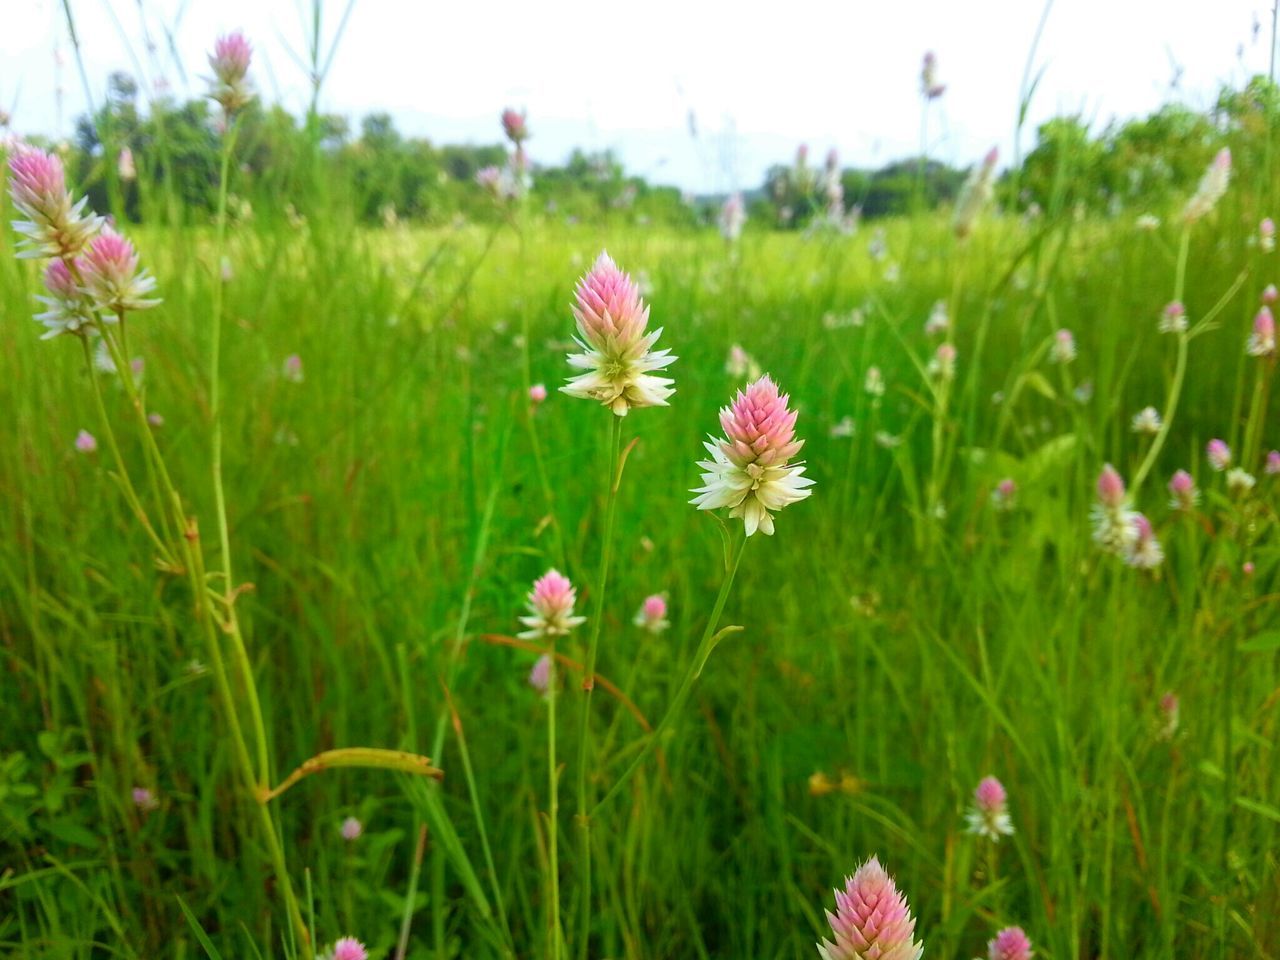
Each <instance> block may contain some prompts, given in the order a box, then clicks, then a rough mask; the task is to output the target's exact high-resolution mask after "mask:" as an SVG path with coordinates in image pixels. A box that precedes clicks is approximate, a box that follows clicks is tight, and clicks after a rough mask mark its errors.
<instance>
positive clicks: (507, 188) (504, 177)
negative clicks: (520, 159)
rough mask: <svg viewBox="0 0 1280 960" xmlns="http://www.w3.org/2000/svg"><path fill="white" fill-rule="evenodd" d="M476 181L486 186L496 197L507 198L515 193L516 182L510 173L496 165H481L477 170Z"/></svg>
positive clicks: (499, 198) (498, 198)
mask: <svg viewBox="0 0 1280 960" xmlns="http://www.w3.org/2000/svg"><path fill="white" fill-rule="evenodd" d="M476 183H478V184H480V186H482V187H484V188H485V189H486V190H488V191H489V192H490V193H491V194H493V196H494V199H497V200H506V199H510V198H511V197H512V196H514V195H515V184H514V183H513V181H512V180H511V177H510V175H509V174H508V173H507V172H506V171H505V170H501V169H499V168H498V167H495V166H488V167H481V168H480V169H479V170H477V171H476Z"/></svg>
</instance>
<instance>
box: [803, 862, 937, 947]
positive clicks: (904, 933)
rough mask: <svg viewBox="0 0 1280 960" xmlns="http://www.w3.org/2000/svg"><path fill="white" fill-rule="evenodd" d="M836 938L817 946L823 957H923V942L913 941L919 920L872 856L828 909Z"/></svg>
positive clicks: (849, 879)
mask: <svg viewBox="0 0 1280 960" xmlns="http://www.w3.org/2000/svg"><path fill="white" fill-rule="evenodd" d="M827 922H828V923H830V924H831V932H832V935H833V936H834V937H835V942H834V943H833V942H832V941H830V940H823V941H822V942H821V943H819V944H818V954H819V956H821V957H822V960H920V956H921V955H922V954H923V953H924V944H923V943H922V942H921V941H917V940H914V939H913V938H914V937H915V930H916V921H915V918H914V917H913V916H912V915H911V906H910V905H909V904H908V903H907V898H906V897H905V896H903V895H902V893H901V892H899V890H898V888H897V886H896V885H895V884H894V882H893V878H892V877H890V876H889V874H887V873H886V872H885V870H884V867H882V866H880V861H879V860H877V859H876V858H875V857H872V858H871V859H870V860H868V861H867V862H866V863H864V864H862V866H860V867H858V869H857V870H856V871H855V872H854V874H853V876H851V877H848V878H846V880H845V886H844V889H843V890H837V891H836V911H835V913H832V912H831V911H829V910H828V911H827Z"/></svg>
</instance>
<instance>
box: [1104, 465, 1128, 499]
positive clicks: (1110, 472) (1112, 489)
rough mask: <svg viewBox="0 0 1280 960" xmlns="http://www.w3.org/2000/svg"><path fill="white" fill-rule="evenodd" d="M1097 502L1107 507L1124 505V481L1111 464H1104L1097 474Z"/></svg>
mask: <svg viewBox="0 0 1280 960" xmlns="http://www.w3.org/2000/svg"><path fill="white" fill-rule="evenodd" d="M1098 501H1099V502H1100V503H1102V504H1103V505H1104V506H1107V507H1118V506H1120V505H1121V504H1122V503H1124V479H1123V478H1122V477H1121V476H1120V474H1119V473H1117V472H1116V468H1115V467H1113V466H1112V465H1111V464H1109V463H1108V464H1104V465H1103V467H1102V472H1101V473H1100V474H1098Z"/></svg>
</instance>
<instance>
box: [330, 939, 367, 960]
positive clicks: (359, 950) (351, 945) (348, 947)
mask: <svg viewBox="0 0 1280 960" xmlns="http://www.w3.org/2000/svg"><path fill="white" fill-rule="evenodd" d="M332 957H333V960H369V951H368V950H367V949H366V948H365V945H364V944H363V943H361V942H360V941H359V940H357V939H356V938H355V937H343V938H342V939H341V940H338V941H337V942H335V943H334V945H333V953H332Z"/></svg>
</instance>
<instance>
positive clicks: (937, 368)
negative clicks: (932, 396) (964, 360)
mask: <svg viewBox="0 0 1280 960" xmlns="http://www.w3.org/2000/svg"><path fill="white" fill-rule="evenodd" d="M955 375H956V347H955V344H953V343H940V344H938V349H937V350H935V351H934V354H933V359H932V360H930V361H929V376H931V377H936V378H938V379H939V380H952V379H954V378H955Z"/></svg>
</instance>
